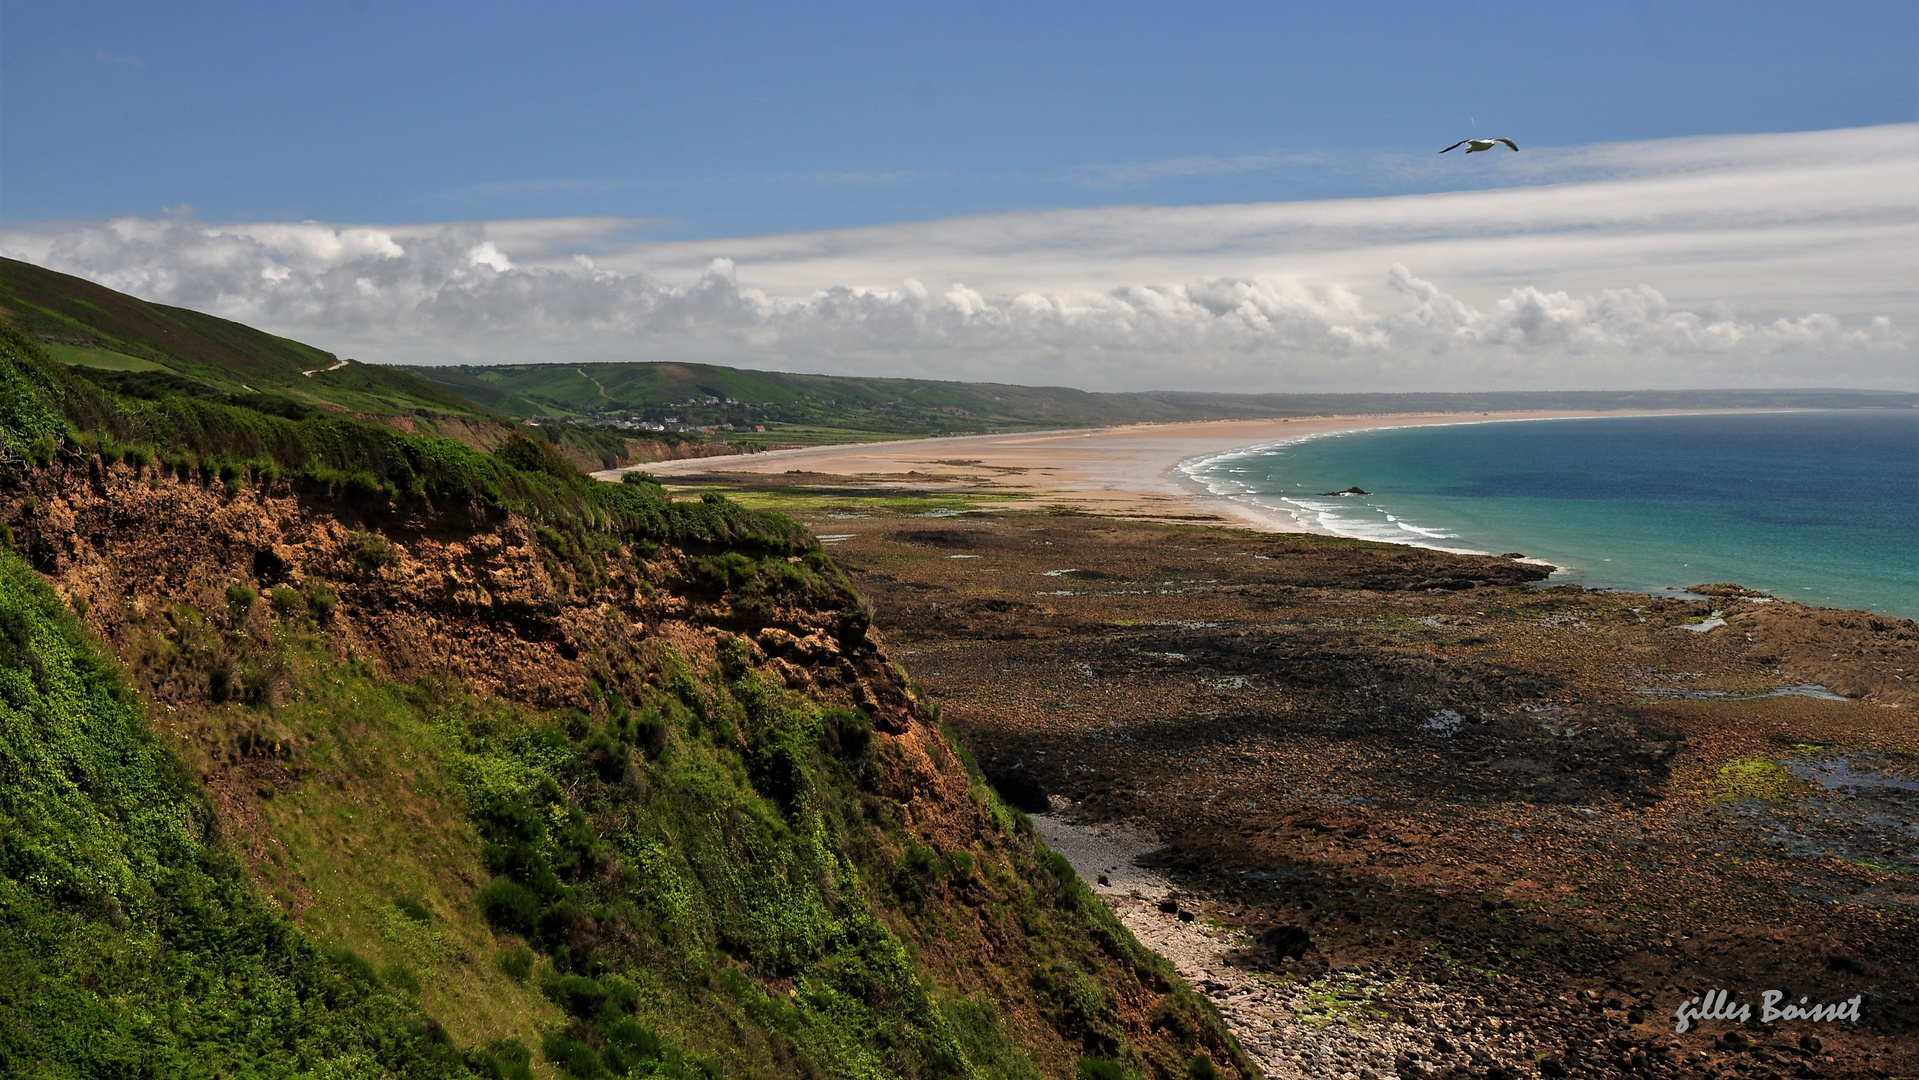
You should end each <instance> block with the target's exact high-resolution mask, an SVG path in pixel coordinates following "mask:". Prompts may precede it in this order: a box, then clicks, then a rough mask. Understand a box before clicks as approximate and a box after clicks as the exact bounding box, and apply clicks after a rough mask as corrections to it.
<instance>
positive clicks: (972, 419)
mask: <svg viewBox="0 0 1919 1080" xmlns="http://www.w3.org/2000/svg"><path fill="white" fill-rule="evenodd" d="M407 370H409V371H411V372H413V373H414V374H417V375H419V376H420V377H421V378H423V379H427V380H429V381H432V382H434V383H435V384H437V385H439V386H441V387H443V388H445V389H447V390H449V391H450V392H454V393H459V394H462V395H465V396H468V397H471V398H473V399H474V400H475V401H480V402H483V403H485V404H487V405H488V406H489V407H490V408H493V409H495V410H497V411H500V412H503V413H506V414H508V415H511V416H541V415H550V416H580V415H587V414H591V413H595V412H602V411H609V410H632V409H643V410H653V411H661V410H668V409H670V410H671V411H672V412H673V413H674V415H680V416H681V417H682V419H684V420H685V421H687V422H689V423H691V422H701V423H707V422H717V421H722V420H726V419H729V418H733V419H736V420H737V419H746V418H750V419H753V420H772V421H775V422H778V423H782V424H805V425H812V426H818V427H828V428H831V427H838V428H850V429H854V430H857V431H886V432H896V433H900V434H929V433H937V432H948V431H975V430H980V429H982V428H988V427H1033V426H1048V425H1052V426H1062V427H1070V426H1075V425H1090V424H1100V423H1113V422H1124V421H1131V420H1154V419H1167V420H1170V419H1178V418H1180V417H1181V416H1182V415H1183V414H1182V412H1181V411H1180V410H1177V409H1173V408H1169V407H1166V406H1162V405H1159V404H1157V403H1155V402H1153V401H1150V400H1148V399H1145V398H1141V397H1138V396H1136V395H1124V394H1090V393H1087V392H1086V391H1083V390H1073V389H1070V388H1067V387H1058V386H1053V387H1031V386H1008V385H1001V384H996V383H959V382H933V381H929V380H924V379H878V378H852V377H844V376H827V375H792V374H786V373H782V372H770V371H748V370H743V369H740V368H727V367H717V366H714V365H710V364H675V363H632V364H504V365H498V366H490V367H472V366H466V367H441V368H433V367H416V368H409V369H407ZM708 397H717V398H722V399H724V398H729V397H730V398H733V399H734V400H736V401H740V402H744V403H746V404H747V405H748V406H749V407H748V408H746V409H744V410H741V409H732V410H729V409H726V408H723V407H714V406H708V405H705V404H702V402H703V401H704V399H706V398H708ZM688 402H694V404H690V405H689V404H687V403H688Z"/></svg>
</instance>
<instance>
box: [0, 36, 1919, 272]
mask: <svg viewBox="0 0 1919 1080" xmlns="http://www.w3.org/2000/svg"><path fill="white" fill-rule="evenodd" d="M0 11H3V17H4V27H3V29H4V35H3V36H0V57H3V58H4V67H3V68H0V72H3V74H0V79H3V80H4V81H3V82H0V94H3V97H0V132H4V147H3V150H4V165H3V166H0V204H3V205H4V210H3V211H0V213H3V214H4V217H5V219H6V220H9V221H21V220H47V219H56V218H80V219H86V218H104V217H111V216H115V215H122V214H139V215H157V214H158V213H160V212H161V209H162V208H163V207H171V206H177V205H180V204H190V205H192V206H194V207H195V208H197V210H198V212H199V213H200V214H201V215H202V216H204V217H208V218H214V219H221V220H304V219H316V220H324V221H379V222H396V223H397V222H423V221H441V220H448V219H454V218H481V219H493V218H508V217H543V216H556V215H579V214H595V215H619V216H625V217H635V218H655V219H667V221H666V222H663V223H661V225H660V226H659V229H658V231H659V233H660V234H661V235H673V236H724V235H737V234H752V233H763V232H773V231H782V230H798V229H819V228H832V227H839V226H847V225H863V224H874V223H881V222H888V221H902V220H917V219H928V218H937V217H947V216H953V215H958V214H973V213H984V212H994V211H1004V210H1013V209H1026V208H1035V207H1072V206H1095V205H1105V204H1111V203H1115V202H1144V203H1157V204H1167V203H1171V204H1191V203H1213V202H1243V201H1264V200H1272V199H1299V198H1325V197H1337V196H1347V195H1378V194H1391V193H1403V192H1408V191H1429V190H1439V189H1444V188H1448V187H1472V186H1479V185H1481V184H1486V183H1498V182H1500V179H1499V177H1500V174H1499V173H1498V172H1496V171H1495V169H1494V168H1489V167H1484V166H1485V164H1486V163H1483V162H1475V163H1474V164H1475V165H1476V166H1481V167H1479V168H1475V169H1472V170H1465V169H1460V170H1458V171H1456V172H1455V173H1454V174H1451V175H1438V176H1421V177H1412V178H1409V177H1403V176H1380V175H1376V174H1374V173H1371V172H1369V171H1367V170H1363V169H1357V170H1356V169H1352V168H1348V167H1345V166H1344V165H1343V164H1342V161H1341V160H1340V156H1341V155H1342V154H1350V153H1355V152H1396V153H1405V154H1415V153H1430V152H1432V151H1434V150H1437V149H1438V148H1439V147H1441V146H1444V145H1446V144H1447V143H1449V142H1452V141H1453V140H1455V139H1457V138H1460V137H1462V136H1464V135H1467V134H1471V133H1474V132H1475V131H1476V132H1478V133H1481V134H1493V135H1508V136H1511V137H1513V138H1515V139H1517V140H1518V141H1519V143H1520V145H1521V146H1524V147H1532V146H1574V145H1583V144H1591V143H1611V142H1627V141H1634V140H1644V139H1658V138H1667V137H1672V136H1684V135H1706V134H1728V133H1750V132H1772V131H1802V130H1815V129H1826V128H1845V127H1860V126H1868V125H1875V124H1888V123H1896V122H1902V121H1911V120H1913V119H1915V118H1916V117H1915V113H1916V112H1919V5H1915V4H1912V3H1904V2H1902V3H1890V4H1879V3H1866V2H1850V3H1843V4H1841V3H1827V4H1777V3H1770V4H1769V3H1751V2H1745V3H1738V4H1672V3H1631V4H1604V3H1523V4H1522V3H1499V4H1458V3H1446V4H1439V3H1401V4H1360V3H1318V4H1285V5H1281V4H1251V3H1243V4H1242V3H1181V4H1170V3H1169V4H1093V3H1052V4H1037V3H1005V4H941V5H937V6H935V5H931V4H906V3H886V4H873V5H862V4H843V3H818V4H816V3H806V4H799V3H790V4H779V5H765V4H726V3H720V4H676V5H638V4H612V3H590V4H589V3H552V4H510V5H488V4H471V3H461V4H433V3H400V4H357V3H356V4H348V3H327V4H300V3H284V4H283V3H273V4H240V5H214V4H190V3H164V4H162V3H124V2H120V3H112V4H89V3H59V4H51V3H34V2H20V0H8V2H7V3H6V4H5V5H4V8H3V9H0Z"/></svg>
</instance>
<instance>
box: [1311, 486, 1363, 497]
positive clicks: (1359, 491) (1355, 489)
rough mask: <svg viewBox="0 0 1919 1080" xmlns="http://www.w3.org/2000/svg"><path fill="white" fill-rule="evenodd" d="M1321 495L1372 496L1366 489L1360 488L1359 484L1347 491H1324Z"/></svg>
mask: <svg viewBox="0 0 1919 1080" xmlns="http://www.w3.org/2000/svg"><path fill="white" fill-rule="evenodd" d="M1320 494H1321V495H1371V494H1372V492H1370V491H1367V490H1366V489H1365V488H1363V487H1360V486H1359V485H1358V484H1354V485H1353V486H1352V487H1349V488H1347V489H1346V490H1345V491H1322V492H1320Z"/></svg>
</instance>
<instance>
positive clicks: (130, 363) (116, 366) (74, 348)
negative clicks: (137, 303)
mask: <svg viewBox="0 0 1919 1080" xmlns="http://www.w3.org/2000/svg"><path fill="white" fill-rule="evenodd" d="M46 350H47V353H48V355H50V356H52V357H53V358H54V359H55V360H58V361H60V362H61V363H63V364H69V365H71V366H73V367H90V368H99V369H101V370H102V371H165V370H166V368H164V367H162V366H160V365H159V364H156V363H154V362H153V361H151V360H142V359H140V358H139V357H137V356H128V355H127V354H126V353H121V352H114V351H113V350H111V349H95V348H89V347H88V346H85V345H62V344H59V343H58V342H49V343H48V344H47V345H46Z"/></svg>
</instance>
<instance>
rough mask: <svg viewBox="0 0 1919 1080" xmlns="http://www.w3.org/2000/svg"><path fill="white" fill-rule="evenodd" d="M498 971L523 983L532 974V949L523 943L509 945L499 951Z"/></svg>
mask: <svg viewBox="0 0 1919 1080" xmlns="http://www.w3.org/2000/svg"><path fill="white" fill-rule="evenodd" d="M500 971H501V973H502V974H504V975H505V976H506V977H507V978H509V979H512V980H513V981H514V982H516V983H524V982H526V980H527V977H528V976H530V975H532V974H533V950H531V949H529V948H527V947H526V946H524V945H513V946H510V947H508V948H506V949H504V950H502V951H501V953H500Z"/></svg>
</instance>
